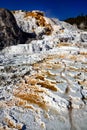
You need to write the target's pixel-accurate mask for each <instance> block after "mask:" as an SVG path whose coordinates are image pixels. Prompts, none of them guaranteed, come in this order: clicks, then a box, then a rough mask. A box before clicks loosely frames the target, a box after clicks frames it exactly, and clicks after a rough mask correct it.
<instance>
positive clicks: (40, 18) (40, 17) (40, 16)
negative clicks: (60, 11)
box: [24, 11, 53, 35]
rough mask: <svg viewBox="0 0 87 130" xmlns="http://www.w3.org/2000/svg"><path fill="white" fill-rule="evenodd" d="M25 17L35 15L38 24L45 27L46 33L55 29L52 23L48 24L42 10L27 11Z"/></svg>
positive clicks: (48, 33)
mask: <svg viewBox="0 0 87 130" xmlns="http://www.w3.org/2000/svg"><path fill="white" fill-rule="evenodd" d="M24 17H25V18H29V17H33V18H35V19H36V21H37V23H36V24H37V25H38V26H42V27H45V31H46V35H50V34H51V33H52V31H53V28H52V26H51V24H47V23H46V20H45V18H44V14H43V13H42V12H37V11H36V12H26V14H25V16H24Z"/></svg>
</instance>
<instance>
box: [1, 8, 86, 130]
mask: <svg viewBox="0 0 87 130" xmlns="http://www.w3.org/2000/svg"><path fill="white" fill-rule="evenodd" d="M82 129H83V130H86V129H87V32H84V31H81V30H79V29H77V28H76V27H74V26H72V25H70V24H68V23H66V22H63V21H59V20H58V19H54V18H47V17H46V16H45V14H44V13H43V12H41V11H37V10H36V11H31V12H29V11H22V10H18V11H11V12H10V11H9V10H7V9H0V130H82Z"/></svg>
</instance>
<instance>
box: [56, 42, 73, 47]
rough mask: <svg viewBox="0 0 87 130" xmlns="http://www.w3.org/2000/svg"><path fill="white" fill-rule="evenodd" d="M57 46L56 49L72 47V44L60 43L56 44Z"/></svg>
mask: <svg viewBox="0 0 87 130" xmlns="http://www.w3.org/2000/svg"><path fill="white" fill-rule="evenodd" d="M57 46H58V47H61V46H72V44H70V43H67V42H61V43H58V44H57Z"/></svg>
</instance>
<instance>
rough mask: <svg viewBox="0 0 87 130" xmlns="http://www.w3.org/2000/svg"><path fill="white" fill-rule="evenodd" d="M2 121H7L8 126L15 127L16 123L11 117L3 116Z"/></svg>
mask: <svg viewBox="0 0 87 130" xmlns="http://www.w3.org/2000/svg"><path fill="white" fill-rule="evenodd" d="M4 121H5V122H6V123H7V126H8V127H9V128H16V123H15V122H14V121H13V120H12V119H10V118H8V117H5V118H4Z"/></svg>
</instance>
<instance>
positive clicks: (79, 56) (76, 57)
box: [69, 55, 85, 62]
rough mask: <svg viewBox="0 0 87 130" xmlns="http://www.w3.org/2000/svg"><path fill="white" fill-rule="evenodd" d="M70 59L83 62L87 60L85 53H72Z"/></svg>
mask: <svg viewBox="0 0 87 130" xmlns="http://www.w3.org/2000/svg"><path fill="white" fill-rule="evenodd" d="M69 59H71V60H74V61H81V62H83V61H84V60H85V57H84V56H83V55H70V56H69Z"/></svg>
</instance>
